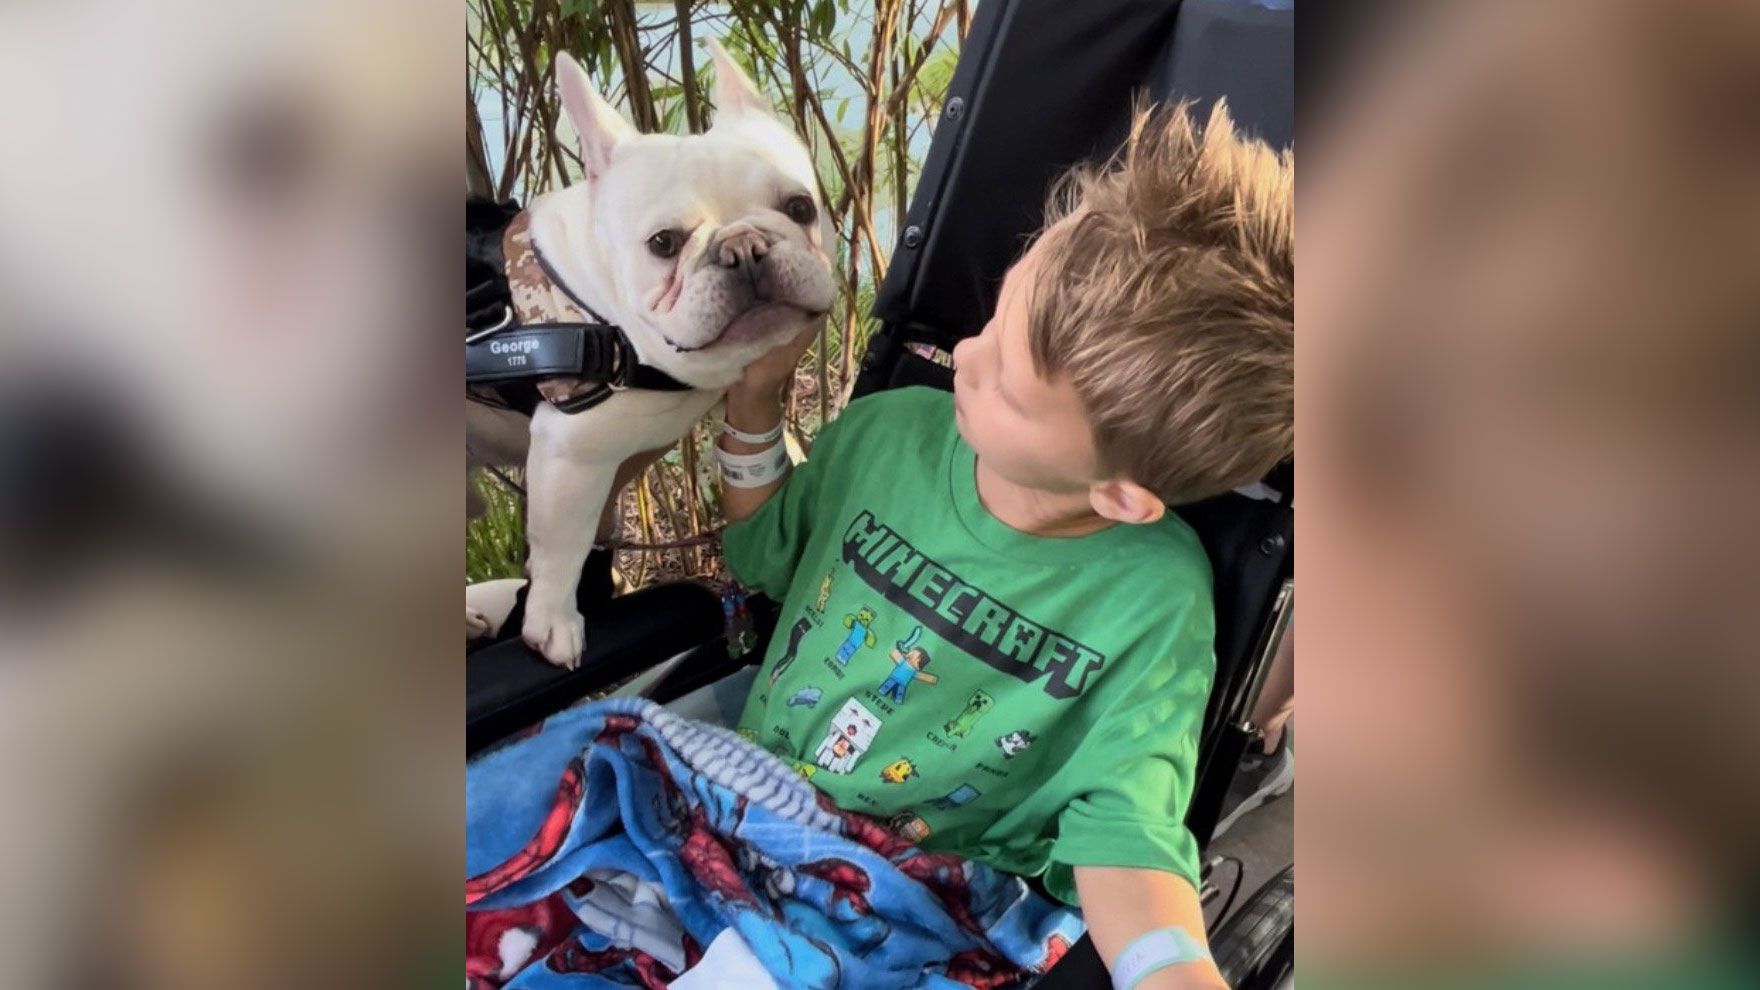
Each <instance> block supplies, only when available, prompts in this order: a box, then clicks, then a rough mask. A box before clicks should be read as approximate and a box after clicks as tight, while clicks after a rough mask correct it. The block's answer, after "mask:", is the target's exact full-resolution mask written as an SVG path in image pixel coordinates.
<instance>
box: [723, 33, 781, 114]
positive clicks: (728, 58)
mask: <svg viewBox="0 0 1760 990" xmlns="http://www.w3.org/2000/svg"><path fill="white" fill-rule="evenodd" d="M708 46H709V58H710V59H711V60H712V61H713V62H714V63H715V91H714V92H713V93H712V94H711V98H712V99H713V100H714V101H715V122H716V123H717V124H719V123H721V121H723V120H726V119H728V118H731V117H737V116H740V115H742V114H748V113H761V114H768V113H770V101H769V100H766V99H764V94H762V93H760V92H758V87H757V86H755V85H753V83H752V81H751V79H749V78H747V77H746V74H745V71H744V70H743V69H741V68H740V67H739V63H738V62H735V61H734V60H733V56H732V55H729V54H727V49H725V48H723V47H721V42H719V41H716V40H715V39H714V38H710V39H709V41H708Z"/></svg>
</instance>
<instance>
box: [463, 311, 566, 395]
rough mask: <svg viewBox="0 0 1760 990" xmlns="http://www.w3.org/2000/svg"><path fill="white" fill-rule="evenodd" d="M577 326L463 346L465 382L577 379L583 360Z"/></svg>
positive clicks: (516, 333)
mask: <svg viewBox="0 0 1760 990" xmlns="http://www.w3.org/2000/svg"><path fill="white" fill-rule="evenodd" d="M585 348H586V332H585V330H584V328H582V327H581V326H578V325H576V326H566V325H565V326H539V327H522V328H519V329H516V330H508V331H507V332H505V333H499V334H496V335H495V336H493V337H490V338H489V339H487V340H480V341H478V342H476V343H474V344H467V345H465V349H464V377H465V381H466V382H499V381H507V380H509V379H514V378H534V377H542V376H550V375H578V374H580V373H581V368H582V363H583V362H582V359H583V357H584V356H585Z"/></svg>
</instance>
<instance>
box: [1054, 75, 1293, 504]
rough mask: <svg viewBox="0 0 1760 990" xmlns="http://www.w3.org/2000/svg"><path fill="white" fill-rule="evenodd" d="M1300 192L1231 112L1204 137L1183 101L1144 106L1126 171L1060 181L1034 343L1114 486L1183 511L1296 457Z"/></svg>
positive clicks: (1090, 168)
mask: <svg viewBox="0 0 1760 990" xmlns="http://www.w3.org/2000/svg"><path fill="white" fill-rule="evenodd" d="M1294 187H1295V170H1294V165H1293V164H1292V159H1291V156H1290V154H1289V153H1287V152H1286V153H1284V154H1281V155H1280V154H1278V153H1276V152H1273V151H1272V150H1271V149H1270V148H1268V147H1266V146H1265V145H1264V144H1263V143H1261V142H1258V141H1250V140H1246V139H1243V138H1241V137H1239V136H1237V135H1236V134H1235V130H1234V123H1233V121H1232V120H1230V118H1229V116H1228V111H1227V109H1226V108H1225V107H1224V106H1223V104H1222V103H1221V102H1220V101H1219V102H1218V103H1217V104H1216V107H1215V109H1214V110H1212V111H1211V114H1210V120H1209V123H1207V124H1205V125H1204V128H1203V130H1202V132H1200V131H1198V130H1197V128H1196V127H1195V125H1194V124H1193V121H1192V119H1191V116H1190V114H1189V113H1188V111H1187V107H1186V104H1183V103H1182V104H1180V105H1178V106H1173V107H1167V108H1163V109H1160V110H1154V111H1151V110H1145V109H1139V110H1138V111H1137V113H1136V114H1135V116H1134V119H1133V120H1132V123H1131V131H1130V136H1129V138H1128V139H1127V140H1126V141H1125V144H1124V147H1123V148H1121V149H1120V150H1119V152H1118V153H1117V154H1116V155H1114V156H1113V157H1112V159H1111V160H1109V161H1107V162H1105V163H1102V164H1098V165H1084V166H1079V167H1077V168H1075V169H1073V170H1072V171H1071V172H1070V173H1069V174H1067V175H1065V176H1064V177H1063V179H1062V180H1060V181H1059V182H1058V183H1057V186H1056V188H1054V190H1053V191H1052V194H1051V197H1050V200H1049V202H1048V205H1047V208H1046V220H1047V231H1046V233H1045V234H1044V235H1042V240H1043V243H1042V244H1041V245H1040V247H1039V250H1040V251H1041V252H1043V254H1042V255H1041V257H1040V259H1039V261H1040V268H1039V272H1040V277H1039V279H1038V284H1037V285H1036V286H1034V288H1033V289H1032V291H1031V296H1030V297H1029V298H1030V300H1031V302H1030V303H1029V310H1028V313H1029V315H1028V339H1029V340H1030V342H1031V346H1032V351H1033V358H1034V360H1035V362H1036V363H1037V364H1038V370H1039V373H1040V374H1041V375H1043V376H1044V377H1046V378H1053V377H1056V376H1058V375H1060V374H1061V375H1066V376H1068V378H1069V380H1070V382H1071V383H1072V384H1073V385H1074V386H1075V390H1076V394H1077V395H1078V396H1079V397H1080V398H1081V401H1082V404H1083V406H1084V407H1085V409H1086V410H1087V413H1088V418H1089V423H1090V425H1091V426H1092V427H1093V430H1094V438H1095V442H1096V444H1097V446H1098V448H1099V451H1100V459H1101V466H1102V469H1103V470H1105V471H1106V472H1107V473H1108V474H1109V475H1112V476H1118V477H1124V478H1128V479H1130V480H1131V481H1134V482H1136V483H1137V484H1140V485H1142V486H1143V487H1145V488H1147V489H1149V490H1150V491H1152V492H1154V493H1155V494H1156V495H1157V496H1159V497H1160V498H1161V499H1163V500H1164V501H1166V502H1168V503H1170V504H1173V503H1180V502H1189V501H1193V500H1195V499H1200V498H1205V497H1207V496H1210V495H1215V494H1219V493H1221V492H1225V491H1228V490H1229V489H1231V488H1235V487H1237V486H1240V485H1244V484H1248V483H1251V482H1253V481H1256V480H1258V479H1259V478H1260V477H1262V476H1263V475H1264V474H1265V473H1266V472H1267V471H1269V470H1270V469H1271V468H1272V467H1273V466H1274V465H1275V464H1276V463H1277V462H1278V461H1279V460H1280V459H1282V458H1284V457H1286V456H1288V455H1289V454H1290V452H1291V448H1292V447H1293V445H1294V442H1295V347H1294V342H1295V333H1294V324H1295V202H1294V199H1295V197H1294ZM1061 220H1067V222H1065V223H1062V224H1061V225H1060V226H1057V227H1056V228H1055V229H1053V228H1051V227H1050V225H1051V224H1054V223H1057V222H1058V221H1061Z"/></svg>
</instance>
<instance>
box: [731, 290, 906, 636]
mask: <svg viewBox="0 0 1760 990" xmlns="http://www.w3.org/2000/svg"><path fill="white" fill-rule="evenodd" d="M823 326H824V322H823V321H820V322H818V323H815V324H814V325H813V326H812V327H810V328H809V329H807V330H804V331H802V333H801V335H800V336H798V337H796V338H794V339H793V340H790V341H789V342H787V343H785V344H783V345H781V346H780V347H778V348H776V349H775V350H773V351H771V352H770V353H768V354H766V355H764V356H763V357H761V358H759V359H758V360H756V361H753V362H752V363H751V364H749V365H747V366H746V370H745V373H744V374H743V375H741V376H740V380H739V381H737V382H735V383H734V385H733V387H732V388H730V389H728V390H727V406H726V408H725V409H724V410H723V411H722V414H723V415H724V416H725V417H726V419H727V425H729V426H731V427H733V428H734V429H736V430H744V431H745V432H747V433H763V432H765V431H767V430H769V429H770V428H771V427H773V426H775V425H776V424H777V423H779V422H781V421H782V388H783V386H784V385H786V384H788V382H789V380H790V379H792V378H793V377H794V366H795V365H797V364H800V363H801V355H803V354H805V353H806V352H807V347H808V345H810V344H811V343H812V342H813V338H814V337H816V336H818V334H819V330H820V328H821V327H823ZM716 442H717V443H718V444H719V445H720V446H721V449H722V450H725V451H727V452H729V453H733V454H755V453H758V452H759V451H760V450H763V449H764V447H765V446H766V445H763V444H750V443H746V442H745V441H743V440H735V439H734V438H733V437H731V436H728V435H726V434H723V435H722V436H721V437H720V438H719V439H718V440H717V441H716ZM786 479H787V475H783V476H782V477H780V478H777V479H776V480H775V481H772V482H771V483H769V484H767V485H764V486H763V487H761V488H735V487H734V486H732V485H723V486H722V488H721V511H722V513H723V515H725V516H726V517H727V521H728V522H729V523H736V522H740V521H742V520H745V519H748V518H750V517H751V515H752V514H753V513H754V512H757V511H758V509H759V507H761V506H762V505H763V504H764V503H765V501H767V500H768V499H769V498H770V496H771V495H774V494H775V493H776V490H777V489H779V488H781V487H782V483H783V481H784V480H786ZM870 645H871V644H870Z"/></svg>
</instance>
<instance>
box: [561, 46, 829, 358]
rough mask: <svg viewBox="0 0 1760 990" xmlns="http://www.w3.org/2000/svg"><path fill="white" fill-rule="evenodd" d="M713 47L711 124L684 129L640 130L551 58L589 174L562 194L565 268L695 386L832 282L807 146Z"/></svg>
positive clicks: (814, 312) (649, 352)
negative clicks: (696, 131)
mask: <svg viewBox="0 0 1760 990" xmlns="http://www.w3.org/2000/svg"><path fill="white" fill-rule="evenodd" d="M711 53H712V55H713V57H714V63H715V91H714V99H715V104H716V108H717V109H716V119H715V125H714V127H712V128H711V129H710V130H709V131H708V132H707V133H705V134H701V135H692V136H686V137H678V136H673V135H665V134H655V135H643V134H637V133H636V132H635V131H634V130H633V128H631V127H630V126H629V125H628V124H627V123H626V122H625V121H624V120H623V119H622V117H621V116H619V115H618V114H617V112H616V111H615V110H614V109H612V108H611V107H610V105H609V104H607V103H606V102H605V100H604V99H603V98H601V97H600V96H599V95H598V94H597V93H596V92H595V91H594V90H593V88H592V86H591V84H590V83H589V82H588V81H587V77H586V75H585V73H584V72H582V71H581V69H580V67H579V66H577V65H575V63H574V62H573V61H572V60H571V59H569V58H568V57H567V56H561V57H559V59H558V62H557V78H558V86H559V88H560V89H561V93H562V99H563V105H564V107H565V108H566V109H567V111H568V114H569V117H570V118H571V119H572V120H573V122H574V125H575V129H576V131H577V132H578V133H579V134H580V137H581V150H582V161H583V165H584V167H585V172H586V181H585V182H584V183H581V184H580V185H579V186H577V187H573V188H571V189H570V190H569V191H568V193H569V195H568V196H565V197H563V198H562V199H561V200H560V207H559V210H560V212H561V213H562V214H563V215H562V216H561V217H560V222H561V223H562V225H563V228H564V230H565V231H566V234H567V250H568V252H569V254H570V255H571V257H570V259H568V261H569V264H568V265H567V266H566V267H567V268H572V269H573V270H574V271H575V272H578V273H580V274H581V276H582V277H585V278H589V279H590V280H591V281H592V284H594V285H595V287H596V288H597V290H598V292H599V294H609V295H610V296H611V297H612V298H613V299H615V303H614V307H615V308H616V309H618V310H619V312H618V313H617V314H616V315H615V316H613V317H612V318H614V319H617V320H618V321H619V322H620V323H621V324H622V325H623V327H624V329H625V331H626V332H628V333H629V334H630V336H631V338H632V339H635V340H636V341H637V343H638V346H640V347H641V349H642V350H643V351H644V353H645V355H646V356H647V358H648V360H650V361H651V362H653V363H655V364H657V365H660V366H661V367H664V368H666V369H667V370H669V371H672V372H673V373H674V374H676V375H678V376H679V377H680V378H681V379H683V380H685V381H687V382H690V383H691V384H699V385H704V386H714V385H725V384H728V383H729V382H731V380H732V377H733V376H737V373H738V369H739V368H742V367H744V365H745V364H747V363H749V362H750V361H751V360H753V359H754V358H756V357H758V356H759V355H761V354H763V353H764V352H766V351H768V350H770V349H771V348H773V347H775V346H776V345H778V344H780V343H782V342H783V341H785V340H788V339H790V338H792V337H795V336H797V335H799V334H800V333H801V332H802V331H804V330H806V329H807V328H809V327H812V326H816V325H817V323H818V322H819V321H820V320H822V319H823V318H824V315H825V314H826V312H827V311H829V310H830V308H831V303H832V298H833V295H834V292H835V286H834V285H833V283H832V277H831V264H830V261H829V259H828V257H827V254H826V245H827V243H828V241H829V238H830V235H831V228H830V223H829V221H828V220H827V218H826V217H825V211H824V206H823V204H822V203H820V202H819V197H818V183H817V182H816V181H815V178H814V172H813V167H812V162H811V160H810V159H809V157H808V154H807V150H806V148H805V147H804V146H803V145H802V144H801V142H800V140H799V139H798V138H797V137H796V136H795V134H794V132H793V131H792V130H791V129H789V128H788V127H786V126H785V125H783V124H782V123H781V122H780V121H778V120H777V119H776V118H775V117H773V116H772V115H771V114H770V112H769V110H768V106H767V104H766V103H765V101H764V100H763V98H762V97H761V96H759V95H758V93H757V90H756V89H755V88H754V87H753V86H752V84H751V82H750V81H749V80H747V79H746V77H745V76H744V75H743V74H742V73H741V72H740V70H739V68H738V66H737V65H735V64H734V62H733V60H732V59H730V58H728V57H727V55H726V53H725V52H723V51H722V50H721V49H720V47H719V46H714V45H712V46H711ZM583 196H584V197H585V199H584V200H583V199H582V198H581V197H583ZM559 267H564V266H561V265H559ZM564 274H565V275H568V274H570V272H569V271H567V270H565V271H564ZM606 315H607V316H611V314H606ZM717 376H719V377H720V378H722V379H724V380H722V381H705V379H706V378H707V379H713V378H716V377H717Z"/></svg>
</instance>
